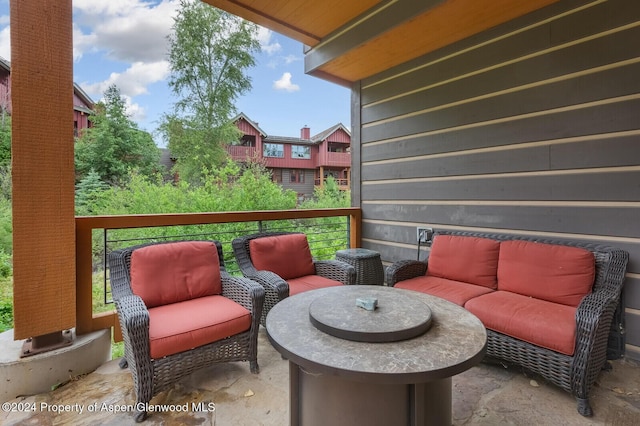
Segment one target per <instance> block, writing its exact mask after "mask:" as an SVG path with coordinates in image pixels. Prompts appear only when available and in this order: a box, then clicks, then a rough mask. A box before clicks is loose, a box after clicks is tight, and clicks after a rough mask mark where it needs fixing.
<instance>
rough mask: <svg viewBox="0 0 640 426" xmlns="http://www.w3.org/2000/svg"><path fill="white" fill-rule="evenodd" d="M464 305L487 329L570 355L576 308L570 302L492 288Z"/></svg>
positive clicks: (573, 337)
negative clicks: (560, 301) (562, 303)
mask: <svg viewBox="0 0 640 426" xmlns="http://www.w3.org/2000/svg"><path fill="white" fill-rule="evenodd" d="M464 307H465V308H466V309H467V310H468V311H469V312H471V313H472V314H474V315H475V316H477V317H478V318H479V319H480V321H482V323H483V324H484V326H485V327H487V328H488V329H490V330H494V331H497V332H499V333H502V334H506V335H507V336H511V337H514V338H516V339H520V340H524V341H525V342H529V343H532V344H534V345H538V346H541V347H543V348H547V349H551V350H552V351H556V352H560V353H563V354H565V355H573V352H574V350H575V345H576V319H575V318H576V310H577V308H575V307H573V306H567V305H561V304H559V303H552V302H548V301H546V300H539V299H534V298H531V297H527V296H523V295H521V294H516V293H510V292H508V291H495V292H492V293H488V294H485V295H482V296H479V297H476V298H473V299H471V300H469V301H468V302H467V303H465V305H464Z"/></svg>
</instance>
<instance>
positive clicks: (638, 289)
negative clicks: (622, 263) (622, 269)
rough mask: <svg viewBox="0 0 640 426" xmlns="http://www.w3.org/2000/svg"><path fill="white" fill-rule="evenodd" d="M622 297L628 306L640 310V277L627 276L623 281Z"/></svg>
mask: <svg viewBox="0 0 640 426" xmlns="http://www.w3.org/2000/svg"><path fill="white" fill-rule="evenodd" d="M628 269H629V270H631V268H628ZM624 299H625V304H626V305H627V307H628V308H632V309H638V310H640V278H631V277H627V279H626V280H625V282H624Z"/></svg>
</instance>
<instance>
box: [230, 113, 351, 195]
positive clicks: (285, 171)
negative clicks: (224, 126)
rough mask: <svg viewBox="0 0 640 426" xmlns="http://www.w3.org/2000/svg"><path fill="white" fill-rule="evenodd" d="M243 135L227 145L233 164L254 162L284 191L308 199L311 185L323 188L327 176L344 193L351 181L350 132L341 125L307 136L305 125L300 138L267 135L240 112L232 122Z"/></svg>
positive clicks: (311, 193) (309, 133) (312, 187)
mask: <svg viewBox="0 0 640 426" xmlns="http://www.w3.org/2000/svg"><path fill="white" fill-rule="evenodd" d="M233 122H234V123H235V124H236V126H237V127H238V129H240V131H242V133H243V136H242V138H241V139H240V141H238V142H237V143H234V144H230V145H228V146H227V152H228V153H229V155H230V156H231V158H233V159H234V160H235V161H237V162H246V161H258V162H260V163H261V164H264V165H265V166H266V167H267V169H269V170H270V171H271V173H272V175H273V180H274V181H275V182H278V183H279V184H281V185H282V187H283V188H285V189H291V190H293V191H295V192H296V193H298V198H299V199H303V198H310V197H311V196H312V195H313V190H314V187H315V186H323V185H324V183H325V181H326V179H327V178H328V177H329V176H332V177H333V178H335V180H336V182H337V183H338V185H339V187H340V189H343V190H347V189H349V187H350V183H351V182H350V180H351V133H350V132H349V130H348V129H347V128H346V127H345V126H344V125H342V124H341V123H339V124H336V125H335V126H333V127H331V128H329V129H326V130H324V131H323V132H321V133H318V134H317V135H315V136H311V129H310V128H309V127H307V126H305V127H303V128H302V129H300V137H299V138H296V137H288V136H274V135H268V134H267V133H266V132H265V131H264V130H262V129H261V128H260V126H258V123H256V122H254V121H253V120H251V119H250V118H249V117H247V116H246V115H245V114H243V113H241V114H239V115H238V116H237V117H235V118H234V119H233Z"/></svg>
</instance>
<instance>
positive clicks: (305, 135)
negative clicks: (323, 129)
mask: <svg viewBox="0 0 640 426" xmlns="http://www.w3.org/2000/svg"><path fill="white" fill-rule="evenodd" d="M300 139H303V140H306V141H308V140H309V139H311V129H310V128H309V127H307V125H306V124H305V125H304V127H303V128H302V129H300Z"/></svg>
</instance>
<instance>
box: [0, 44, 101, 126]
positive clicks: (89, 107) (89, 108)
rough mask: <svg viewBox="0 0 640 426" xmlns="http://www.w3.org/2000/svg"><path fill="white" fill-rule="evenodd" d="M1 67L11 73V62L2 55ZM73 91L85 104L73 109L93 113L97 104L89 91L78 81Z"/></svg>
mask: <svg viewBox="0 0 640 426" xmlns="http://www.w3.org/2000/svg"><path fill="white" fill-rule="evenodd" d="M0 68H2V69H4V70H6V71H8V72H9V73H11V62H10V61H9V60H7V59H5V58H3V57H2V56H0ZM73 93H75V94H76V95H77V96H78V97H79V98H80V99H81V100H82V102H84V104H85V105H74V106H73V109H75V110H76V111H82V112H84V113H87V114H93V113H94V111H93V108H94V106H95V102H93V100H92V99H91V98H90V97H89V95H87V93H86V92H85V91H84V90H82V87H80V85H79V84H78V83H75V82H74V83H73Z"/></svg>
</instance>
